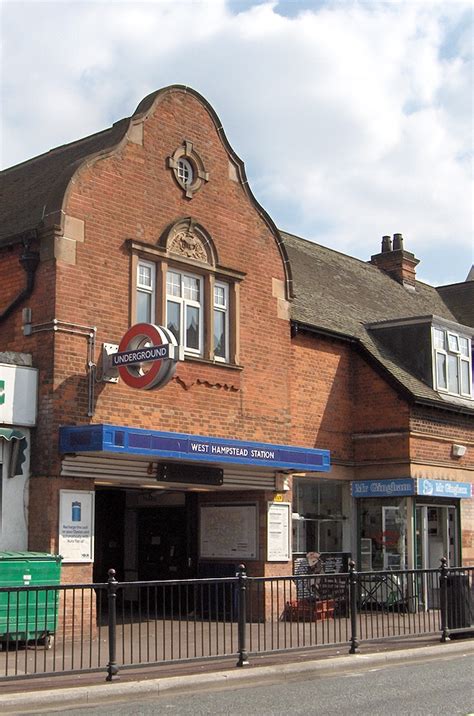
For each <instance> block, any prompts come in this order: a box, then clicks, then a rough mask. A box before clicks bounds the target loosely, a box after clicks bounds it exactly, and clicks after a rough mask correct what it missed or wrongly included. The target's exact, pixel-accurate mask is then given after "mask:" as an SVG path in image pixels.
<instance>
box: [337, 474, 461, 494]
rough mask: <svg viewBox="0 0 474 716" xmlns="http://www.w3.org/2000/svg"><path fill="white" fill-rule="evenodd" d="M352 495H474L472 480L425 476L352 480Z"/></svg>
mask: <svg viewBox="0 0 474 716" xmlns="http://www.w3.org/2000/svg"><path fill="white" fill-rule="evenodd" d="M351 494H352V497H410V496H413V495H420V496H423V497H450V498H458V499H459V498H462V497H472V484H471V483H470V482H452V481H451V480H428V479H425V478H417V479H415V478H412V477H406V478H400V479H396V480H354V481H353V482H351Z"/></svg>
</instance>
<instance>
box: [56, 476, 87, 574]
mask: <svg viewBox="0 0 474 716" xmlns="http://www.w3.org/2000/svg"><path fill="white" fill-rule="evenodd" d="M94 497H95V494H94V492H89V491H86V490H77V491H76V490H60V491H59V554H60V555H61V556H62V558H63V562H93V561H94Z"/></svg>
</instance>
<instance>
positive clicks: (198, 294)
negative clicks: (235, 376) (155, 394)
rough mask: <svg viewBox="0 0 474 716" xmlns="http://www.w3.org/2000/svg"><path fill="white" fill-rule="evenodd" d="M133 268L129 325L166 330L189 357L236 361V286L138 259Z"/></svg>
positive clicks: (221, 361) (204, 274)
mask: <svg viewBox="0 0 474 716" xmlns="http://www.w3.org/2000/svg"><path fill="white" fill-rule="evenodd" d="M135 265H136V271H135V297H134V301H132V313H133V316H132V323H158V324H160V325H164V326H166V327H167V328H168V329H169V330H171V331H172V332H173V333H174V335H175V336H176V339H177V341H178V343H179V345H181V346H183V347H184V354H185V356H187V357H188V358H193V357H194V358H203V359H205V360H212V361H216V362H219V363H233V364H235V363H237V362H238V358H237V342H236V337H237V328H236V321H237V299H236V294H237V288H236V284H235V283H232V282H231V281H229V282H227V281H222V280H220V279H216V278H215V277H214V276H213V275H212V274H210V273H207V274H206V273H203V274H202V275H201V274H198V273H193V272H191V271H187V270H183V269H182V267H179V266H177V265H176V266H170V265H168V263H167V262H154V261H147V260H142V259H141V258H140V259H138V258H137V259H136V261H135ZM160 287H162V288H160Z"/></svg>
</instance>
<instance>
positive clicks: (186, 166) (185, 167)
mask: <svg viewBox="0 0 474 716" xmlns="http://www.w3.org/2000/svg"><path fill="white" fill-rule="evenodd" d="M176 172H177V177H178V179H179V181H180V182H181V183H182V185H183V186H191V184H192V183H193V181H194V167H193V165H192V163H191V162H190V161H189V159H186V157H180V158H179V159H178V161H177V167H176ZM186 172H187V173H188V176H187V177H186V176H185V173H186Z"/></svg>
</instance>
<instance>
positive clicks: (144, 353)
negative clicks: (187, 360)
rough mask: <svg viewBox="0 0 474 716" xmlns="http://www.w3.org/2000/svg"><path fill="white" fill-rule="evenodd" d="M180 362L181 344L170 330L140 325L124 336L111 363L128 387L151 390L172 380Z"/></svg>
mask: <svg viewBox="0 0 474 716" xmlns="http://www.w3.org/2000/svg"><path fill="white" fill-rule="evenodd" d="M178 358H179V346H178V342H177V340H176V338H175V336H174V335H173V333H172V332H171V331H170V330H168V328H165V327H164V326H155V325H154V324H152V323H137V324H135V325H134V326H132V327H131V328H130V329H129V330H128V331H127V332H126V333H125V335H124V336H123V338H122V340H121V341H120V344H119V347H118V352H117V353H113V354H112V355H111V362H112V365H113V366H114V368H117V369H118V372H119V375H120V378H121V379H122V380H123V382H124V383H125V384H126V385H129V386H130V387H131V388H139V389H142V390H150V389H151V388H163V387H164V386H165V385H166V383H168V381H169V380H171V378H172V377H173V375H174V372H175V370H176V364H177V361H178Z"/></svg>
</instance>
